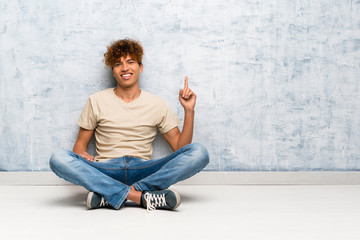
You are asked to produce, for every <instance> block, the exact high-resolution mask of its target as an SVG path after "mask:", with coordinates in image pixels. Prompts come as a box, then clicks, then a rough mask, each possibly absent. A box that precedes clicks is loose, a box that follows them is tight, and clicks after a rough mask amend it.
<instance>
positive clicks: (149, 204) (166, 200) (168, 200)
mask: <svg viewBox="0 0 360 240" xmlns="http://www.w3.org/2000/svg"><path fill="white" fill-rule="evenodd" d="M141 200H142V203H143V206H144V207H146V210H147V211H148V212H149V211H153V210H155V209H167V210H175V209H176V208H177V207H178V206H179V205H180V203H181V199H180V195H179V193H178V192H176V191H175V190H171V189H166V190H162V191H149V192H144V193H143V194H142V195H141Z"/></svg>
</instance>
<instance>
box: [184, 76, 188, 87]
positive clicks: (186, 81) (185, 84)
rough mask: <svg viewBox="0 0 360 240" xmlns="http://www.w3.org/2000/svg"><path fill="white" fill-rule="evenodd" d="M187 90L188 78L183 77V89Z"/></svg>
mask: <svg viewBox="0 0 360 240" xmlns="http://www.w3.org/2000/svg"><path fill="white" fill-rule="evenodd" d="M186 88H188V77H187V76H185V83H184V89H186Z"/></svg>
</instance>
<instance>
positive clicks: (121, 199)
mask: <svg viewBox="0 0 360 240" xmlns="http://www.w3.org/2000/svg"><path fill="white" fill-rule="evenodd" d="M129 188H130V187H129V186H128V187H127V188H126V192H125V193H124V194H123V195H122V197H121V198H120V200H119V201H118V202H117V204H116V205H115V208H120V207H121V205H120V202H122V201H124V200H123V199H124V198H125V197H126V196H125V195H127V193H128V192H129V191H128V190H129ZM119 205H120V206H119Z"/></svg>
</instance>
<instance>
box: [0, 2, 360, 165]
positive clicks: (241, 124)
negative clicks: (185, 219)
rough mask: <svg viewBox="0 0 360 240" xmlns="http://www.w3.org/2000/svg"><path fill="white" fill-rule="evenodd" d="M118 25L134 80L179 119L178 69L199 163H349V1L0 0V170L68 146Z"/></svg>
mask: <svg viewBox="0 0 360 240" xmlns="http://www.w3.org/2000/svg"><path fill="white" fill-rule="evenodd" d="M124 37H131V38H136V39H138V40H140V41H141V42H142V43H143V45H144V48H145V58H144V72H143V74H142V76H141V88H143V89H144V90H147V91H150V92H152V93H154V94H157V95H159V96H161V97H163V98H164V99H165V100H166V101H167V102H168V103H169V105H170V106H171V107H172V108H173V109H174V111H175V112H176V113H177V114H178V116H179V118H180V119H181V120H182V118H183V113H182V108H181V105H180V104H179V103H178V100H177V94H178V91H179V89H180V87H182V85H183V79H184V76H185V75H188V76H189V84H190V87H191V88H192V89H193V90H194V91H195V92H196V93H197V95H198V102H197V108H196V123H195V124H196V129H195V136H194V141H196V142H201V143H203V144H204V145H205V146H206V147H207V148H208V149H209V152H210V155H211V162H210V164H209V165H208V167H207V168H206V170H209V171H238V170H241V171H314V170H334V171H336V170H360V98H359V93H360V89H359V83H360V1H335V0H330V1H325V0H319V1H306V0H291V1H290V0H275V1H265V0H257V1H250V0H247V1H246V0H245V1H218V0H217V1H205V0H199V1H192V2H191V4H189V1H184V0H179V1H140V0H138V1H129V0H127V1H113V0H110V1H99V0H92V1H73V0H72V1H45V0H41V1H10V0H3V1H1V2H0V114H1V115H0V152H1V155H0V170H4V171H24V170H25V171H47V170H49V168H48V161H49V157H50V156H51V153H52V152H53V151H55V150H56V149H58V148H60V147H61V148H67V149H71V148H72V145H73V143H74V141H75V139H76V136H77V131H78V126H77V125H76V121H77V118H78V117H79V114H80V112H81V110H82V108H83V106H84V104H85V102H86V99H87V97H88V96H89V95H90V94H92V93H94V92H96V91H100V90H102V89H104V88H108V87H111V86H114V81H113V79H112V76H111V71H110V70H109V69H106V68H105V67H104V64H103V62H102V58H103V54H104V52H105V51H106V46H107V45H108V44H109V43H110V42H111V41H112V40H116V39H120V38H124ZM154 145H155V152H154V157H155V158H157V157H160V156H163V155H165V154H167V153H168V152H169V148H168V147H167V146H166V145H165V143H164V140H163V139H161V138H158V139H157V140H156V142H155V144H154Z"/></svg>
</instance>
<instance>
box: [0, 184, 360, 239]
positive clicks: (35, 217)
mask: <svg viewBox="0 0 360 240" xmlns="http://www.w3.org/2000/svg"><path fill="white" fill-rule="evenodd" d="M173 188H174V189H176V190H177V191H178V192H179V193H180V194H181V196H182V204H181V205H180V207H179V208H178V210H176V211H161V210H158V211H155V212H152V213H150V214H149V213H147V212H146V210H145V209H142V208H139V207H136V206H135V205H134V204H133V203H131V202H129V203H127V206H125V207H124V208H122V209H121V210H119V211H116V210H112V209H97V210H87V208H86V206H85V200H86V196H87V192H86V190H85V189H83V188H81V187H77V186H0V228H1V230H0V239H4V240H5V239H6V240H7V239H10V240H13V239H51V240H52V239H61V240H70V239H81V240H83V239H98V240H99V239H119V240H121V239H182V240H189V239H221V240H227V239H246V240H249V239H276V240H281V239H286V240H293V239H301V240H310V239H314V240H320V239H324V240H331V239H334V240H335V239H336V240H348V239H357V240H358V239H360V185H340V186H339V185H336V186H335V185H327V186H318V185H315V186H314V185H312V186H310V185H303V186H296V185H295V186H294V185H292V186H290V185H284V186H279V185H278V186H238V185H235V186H230V185H224V186H222V185H214V186H211V185H210V186H209V185H205V186H204V185H201V186H200V185H175V186H174V187H173Z"/></svg>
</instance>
